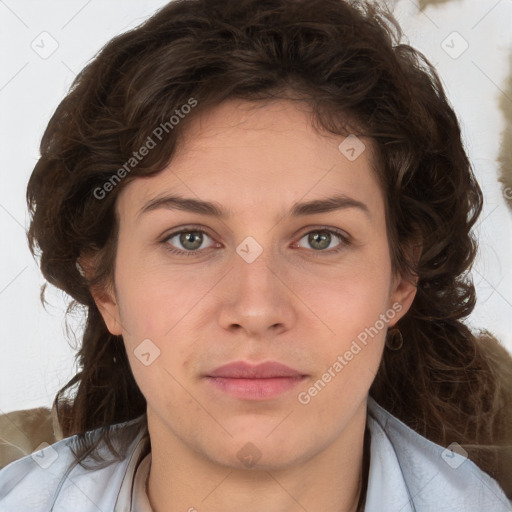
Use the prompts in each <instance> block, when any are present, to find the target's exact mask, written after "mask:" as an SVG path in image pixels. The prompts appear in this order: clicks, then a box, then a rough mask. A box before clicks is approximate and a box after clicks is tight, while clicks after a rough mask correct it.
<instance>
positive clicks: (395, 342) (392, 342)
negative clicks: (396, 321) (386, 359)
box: [386, 327, 404, 352]
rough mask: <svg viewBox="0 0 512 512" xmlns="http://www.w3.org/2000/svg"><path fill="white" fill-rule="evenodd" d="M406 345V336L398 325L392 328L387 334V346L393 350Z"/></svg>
mask: <svg viewBox="0 0 512 512" xmlns="http://www.w3.org/2000/svg"><path fill="white" fill-rule="evenodd" d="M403 345H404V338H403V337H402V333H401V332H400V329H399V328H398V327H394V328H393V329H390V330H389V331H388V333H387V336H386V347H387V348H388V349H389V350H392V351H393V352H396V351H397V350H400V349H401V348H402V347H403Z"/></svg>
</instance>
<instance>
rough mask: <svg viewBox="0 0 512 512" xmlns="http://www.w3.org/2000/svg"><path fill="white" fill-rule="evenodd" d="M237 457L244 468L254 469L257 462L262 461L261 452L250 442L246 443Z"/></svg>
mask: <svg viewBox="0 0 512 512" xmlns="http://www.w3.org/2000/svg"><path fill="white" fill-rule="evenodd" d="M236 456H237V457H238V460H239V461H240V462H242V464H243V465H244V466H246V467H248V468H252V467H253V466H254V465H255V464H256V462H258V461H259V460H260V459H261V452H260V451H259V450H258V448H256V446H255V445H254V444H253V443H251V442H249V443H245V444H244V445H243V446H242V448H240V450H238V452H237V454H236Z"/></svg>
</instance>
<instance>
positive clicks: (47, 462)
mask: <svg viewBox="0 0 512 512" xmlns="http://www.w3.org/2000/svg"><path fill="white" fill-rule="evenodd" d="M58 456H59V454H58V453H57V450H55V448H53V447H52V446H51V445H49V444H48V443H41V444H40V445H39V446H38V447H37V448H36V449H35V450H34V452H33V453H32V458H33V459H34V460H35V461H36V462H37V464H39V466H41V467H42V468H43V469H47V468H49V467H50V466H51V465H52V464H53V463H54V462H55V461H56V460H57V458H58Z"/></svg>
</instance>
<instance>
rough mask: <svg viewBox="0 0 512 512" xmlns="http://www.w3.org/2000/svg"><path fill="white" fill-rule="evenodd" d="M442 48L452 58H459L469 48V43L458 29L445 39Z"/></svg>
mask: <svg viewBox="0 0 512 512" xmlns="http://www.w3.org/2000/svg"><path fill="white" fill-rule="evenodd" d="M441 48H442V49H443V50H444V51H445V52H446V53H447V54H448V55H449V56H450V57H451V58H452V59H458V58H459V57H460V56H461V55H462V54H463V53H464V52H465V51H466V50H467V49H468V48H469V43H468V42H467V41H466V40H465V39H464V38H463V37H462V36H461V35H460V34H459V33H458V32H457V31H454V32H452V33H451V34H449V35H448V37H447V38H446V39H444V40H443V42H442V43H441Z"/></svg>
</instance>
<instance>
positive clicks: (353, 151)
mask: <svg viewBox="0 0 512 512" xmlns="http://www.w3.org/2000/svg"><path fill="white" fill-rule="evenodd" d="M338 149H339V150H340V153H341V154H342V155H343V156H345V158H347V160H350V161H351V162H353V161H354V160H357V159H358V158H359V157H360V156H361V155H362V154H363V152H364V150H365V149H366V146H365V145H364V143H363V141H362V140H361V139H359V138H358V137H356V136H355V135H349V136H348V137H346V138H345V139H344V140H343V142H341V144H340V145H339V146H338Z"/></svg>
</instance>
